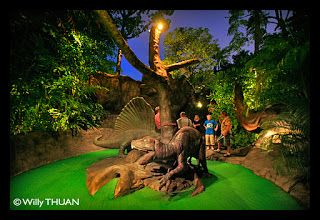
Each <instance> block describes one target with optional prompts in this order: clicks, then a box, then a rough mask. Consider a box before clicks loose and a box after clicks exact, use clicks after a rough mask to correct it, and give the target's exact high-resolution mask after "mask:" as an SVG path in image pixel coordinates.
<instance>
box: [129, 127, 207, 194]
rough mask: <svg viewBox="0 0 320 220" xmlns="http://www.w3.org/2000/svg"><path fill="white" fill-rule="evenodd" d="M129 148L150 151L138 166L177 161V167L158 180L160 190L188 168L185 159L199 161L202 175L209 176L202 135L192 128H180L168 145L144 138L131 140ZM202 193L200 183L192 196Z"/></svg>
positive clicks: (202, 187)
mask: <svg viewBox="0 0 320 220" xmlns="http://www.w3.org/2000/svg"><path fill="white" fill-rule="evenodd" d="M131 146H132V148H135V149H138V150H142V151H143V150H144V151H150V152H149V153H147V154H146V155H145V156H143V158H141V161H140V165H146V164H147V163H149V162H151V161H152V160H157V159H158V160H159V159H160V160H165V159H172V158H173V159H175V160H176V161H177V166H176V167H175V168H173V169H172V170H170V171H169V172H167V173H166V174H165V175H164V176H163V177H162V178H161V179H160V188H161V187H163V186H164V185H166V183H167V181H168V180H170V178H171V177H173V176H174V175H179V174H183V172H184V171H185V170H186V169H187V168H188V165H187V159H188V158H189V157H194V158H197V159H199V163H200V164H201V166H202V169H203V171H204V174H205V175H207V176H210V175H211V174H209V172H208V168H207V163H206V156H205V148H204V147H205V146H204V143H203V138H202V135H201V134H200V132H199V131H197V130H196V129H194V128H192V127H184V128H181V129H180V130H179V131H178V132H177V133H176V134H175V135H174V137H173V138H172V139H171V141H170V142H169V143H168V144H164V143H162V142H160V141H159V140H158V139H154V138H152V137H144V138H142V139H140V140H133V141H132V143H131ZM202 191H204V186H203V184H202V183H201V184H199V186H198V187H197V188H196V190H195V191H194V192H193V193H192V195H193V196H194V195H196V194H198V193H200V192H202Z"/></svg>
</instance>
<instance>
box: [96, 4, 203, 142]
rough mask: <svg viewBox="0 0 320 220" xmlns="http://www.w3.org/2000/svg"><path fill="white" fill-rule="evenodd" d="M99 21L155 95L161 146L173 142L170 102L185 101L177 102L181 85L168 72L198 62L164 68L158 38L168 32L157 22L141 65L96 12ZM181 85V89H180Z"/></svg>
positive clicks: (113, 27)
mask: <svg viewBox="0 0 320 220" xmlns="http://www.w3.org/2000/svg"><path fill="white" fill-rule="evenodd" d="M95 12H96V13H97V15H98V17H99V22H100V23H101V24H102V25H103V26H104V27H105V30H106V31H107V32H108V33H109V34H110V35H111V36H112V38H113V39H114V40H115V42H116V43H117V45H118V46H119V47H120V48H121V49H122V51H123V54H124V55H125V57H126V58H127V60H128V61H129V62H130V63H131V64H132V65H133V66H134V67H135V68H136V69H138V70H139V71H140V72H141V73H142V74H143V81H144V82H146V83H147V84H149V85H152V86H153V87H154V88H155V90H156V92H157V95H158V103H159V105H160V112H161V123H162V127H161V139H162V141H163V142H164V143H168V141H169V140H170V139H171V138H172V136H173V134H174V132H175V127H173V126H172V125H171V124H172V122H174V121H175V117H176V112H175V110H173V109H172V107H171V106H172V104H173V103H172V102H180V103H181V102H186V100H187V99H188V97H185V99H186V100H177V99H176V97H175V95H174V94H175V93H181V92H183V91H181V89H183V85H182V82H181V81H178V80H175V79H173V78H172V76H171V74H170V72H171V71H173V70H176V69H179V68H182V67H185V66H188V65H191V64H195V63H198V62H199V60H198V59H196V58H194V59H190V60H186V61H182V62H178V63H174V64H170V65H164V63H163V62H162V61H161V58H160V50H159V42H160V35H161V32H162V31H164V29H167V28H168V25H166V24H165V23H163V24H162V25H163V26H162V27H161V26H157V24H156V22H155V21H154V22H153V25H152V27H151V30H150V39H149V66H147V65H145V64H144V63H142V62H141V61H140V60H139V59H138V58H137V56H136V55H135V54H134V52H133V51H132V50H131V48H130V47H129V46H128V44H127V42H126V41H125V39H124V38H123V36H122V35H121V33H120V32H119V30H118V29H117V27H116V25H115V24H114V21H113V20H112V18H111V17H110V15H109V14H108V12H107V11H102V10H97V11H95ZM181 85H182V86H181Z"/></svg>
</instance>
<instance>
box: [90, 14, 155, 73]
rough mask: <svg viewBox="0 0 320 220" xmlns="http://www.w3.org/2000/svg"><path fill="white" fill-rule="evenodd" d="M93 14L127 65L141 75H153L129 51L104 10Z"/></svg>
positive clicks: (149, 69) (151, 71)
mask: <svg viewBox="0 0 320 220" xmlns="http://www.w3.org/2000/svg"><path fill="white" fill-rule="evenodd" d="M95 13H96V14H97V15H98V18H99V22H100V23H101V24H102V26H103V27H104V28H105V30H106V31H107V32H108V33H109V34H110V35H111V37H112V38H113V39H114V41H115V42H116V44H117V45H118V47H119V48H121V50H122V52H123V54H124V56H125V57H126V59H127V60H128V61H129V63H130V64H131V65H132V66H134V67H135V68H136V69H137V70H139V71H140V72H141V73H143V74H147V75H150V74H151V73H155V72H154V71H153V70H152V69H151V68H150V67H148V66H146V65H145V64H144V63H142V62H141V61H140V60H139V58H138V57H137V56H136V55H135V53H134V52H133V51H132V50H131V48H130V47H129V45H128V43H127V42H126V40H125V39H124V38H123V36H122V35H121V33H120V32H119V30H118V29H117V27H116V25H115V24H114V23H113V20H112V18H111V17H110V16H109V14H108V13H107V12H106V11H104V10H96V11H95Z"/></svg>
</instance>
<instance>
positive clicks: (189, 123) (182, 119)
mask: <svg viewBox="0 0 320 220" xmlns="http://www.w3.org/2000/svg"><path fill="white" fill-rule="evenodd" d="M177 124H178V129H181V128H183V127H186V126H189V127H193V124H192V121H191V120H190V119H189V118H188V117H187V116H186V113H185V112H181V113H180V118H179V119H178V120H177Z"/></svg>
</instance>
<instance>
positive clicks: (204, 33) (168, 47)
mask: <svg viewBox="0 0 320 220" xmlns="http://www.w3.org/2000/svg"><path fill="white" fill-rule="evenodd" d="M219 52H220V49H219V47H218V44H217V40H215V39H213V37H212V36H211V34H210V33H209V29H207V28H191V27H188V28H187V27H181V28H176V29H175V30H173V31H172V32H170V33H168V34H167V35H166V37H165V39H164V56H165V59H164V61H163V62H164V63H165V64H172V63H176V62H180V61H183V60H187V59H192V58H198V59H200V60H201V62H200V63H199V64H197V65H192V66H188V67H186V68H183V69H179V70H176V71H173V72H171V75H172V76H173V77H175V78H177V77H180V76H181V75H184V76H186V77H187V78H188V80H189V81H190V83H191V84H192V85H193V86H194V88H195V90H196V91H197V92H199V91H201V90H202V89H203V87H205V86H206V85H208V84H210V81H211V79H212V78H213V77H214V68H215V67H216V66H217V64H218V60H217V59H218V56H219Z"/></svg>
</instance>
